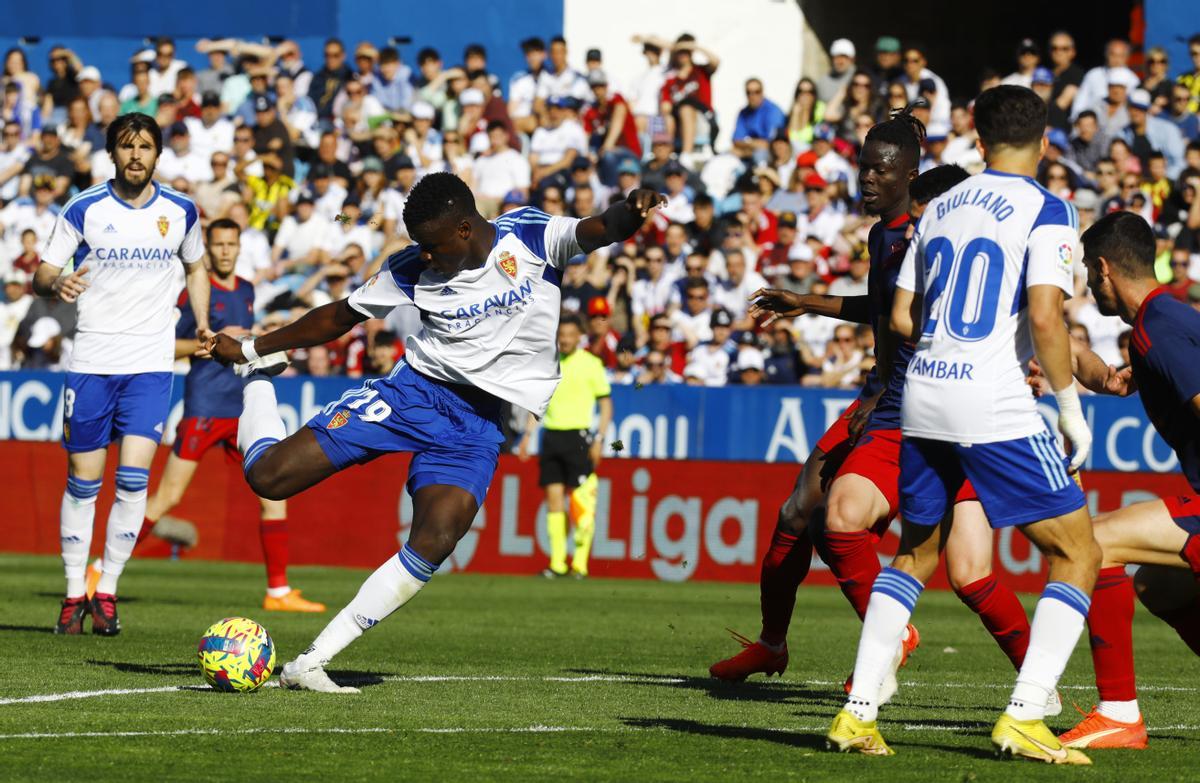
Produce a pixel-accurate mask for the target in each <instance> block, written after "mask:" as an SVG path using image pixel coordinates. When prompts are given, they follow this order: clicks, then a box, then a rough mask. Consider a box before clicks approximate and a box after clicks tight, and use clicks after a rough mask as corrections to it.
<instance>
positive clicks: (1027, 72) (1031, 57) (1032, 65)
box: [1001, 38, 1053, 88]
mask: <svg viewBox="0 0 1200 783" xmlns="http://www.w3.org/2000/svg"><path fill="white" fill-rule="evenodd" d="M1041 56H1042V53H1041V50H1040V49H1039V48H1038V45H1037V44H1036V43H1035V42H1034V40H1033V39H1032V38H1022V39H1021V42H1020V43H1019V44H1017V70H1015V71H1013V72H1012V73H1010V74H1009V75H1008V76H1005V77H1004V79H1003V81H1002V82H1001V83H1002V84H1015V85H1017V86H1019V87H1029V88H1032V87H1033V72H1034V71H1035V70H1036V69H1037V67H1038V63H1039V62H1040V61H1041ZM1051 84H1053V80H1051Z"/></svg>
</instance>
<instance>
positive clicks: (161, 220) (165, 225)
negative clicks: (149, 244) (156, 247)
mask: <svg viewBox="0 0 1200 783" xmlns="http://www.w3.org/2000/svg"><path fill="white" fill-rule="evenodd" d="M170 230H171V221H169V220H167V216H166V215H159V216H158V233H160V234H162V235H163V236H164V237H165V236H166V235H167V232H168V231H170Z"/></svg>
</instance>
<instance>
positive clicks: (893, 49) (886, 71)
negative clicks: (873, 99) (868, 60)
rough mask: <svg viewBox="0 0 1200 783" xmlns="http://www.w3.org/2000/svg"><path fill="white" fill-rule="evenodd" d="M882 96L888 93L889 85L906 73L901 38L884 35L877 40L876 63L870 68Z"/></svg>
mask: <svg viewBox="0 0 1200 783" xmlns="http://www.w3.org/2000/svg"><path fill="white" fill-rule="evenodd" d="M870 73H871V76H872V77H873V78H874V81H875V85H876V87H877V88H878V90H879V93H880V95H881V96H883V95H886V94H887V86H888V85H889V84H891V83H892V82H894V81H896V80H897V79H899V78H900V75H901V74H903V73H904V67H903V59H902V58H901V55H900V39H898V38H896V37H894V36H891V35H882V36H880V37H879V38H878V39H876V41H875V65H874V66H873V67H872V68H871V69H870Z"/></svg>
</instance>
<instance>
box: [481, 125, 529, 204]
mask: <svg viewBox="0 0 1200 783" xmlns="http://www.w3.org/2000/svg"><path fill="white" fill-rule="evenodd" d="M487 137H488V149H487V152H485V153H484V154H483V155H480V156H479V157H478V158H476V159H475V166H474V171H475V187H474V191H475V195H476V197H477V198H476V203H477V205H478V206H479V209H480V212H481V213H482V214H483V215H484V217H489V218H490V217H494V216H495V215H496V214H499V212H498V210H499V207H500V199H502V198H504V197H505V196H506V195H507V194H508V193H510V192H512V191H514V190H515V191H518V192H519V193H520V194H521V195H522V196H523V197H528V195H529V185H530V168H529V161H527V160H526V159H525V158H524V156H522V155H521V153H519V152H517V151H516V150H514V149H513V148H512V147H510V146H509V144H508V131H507V129H505V127H504V123H503V122H501V121H499V120H492V121H491V122H490V123H488V130H487Z"/></svg>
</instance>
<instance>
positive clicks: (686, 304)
mask: <svg viewBox="0 0 1200 783" xmlns="http://www.w3.org/2000/svg"><path fill="white" fill-rule="evenodd" d="M712 313H713V302H712V291H711V290H709V287H708V281H707V280H705V279H704V278H703V277H693V278H689V279H688V281H687V282H686V283H685V284H684V287H683V307H681V308H679V309H678V310H675V311H673V312H672V313H671V329H672V334H671V340H672V341H673V342H682V343H684V344H685V345H686V346H687V347H688V350H691V349H692V348H695V347H696V346H697V345H699V344H700V343H702V342H704V341H705V340H711V339H712V325H711V321H712Z"/></svg>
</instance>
